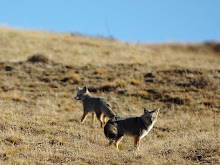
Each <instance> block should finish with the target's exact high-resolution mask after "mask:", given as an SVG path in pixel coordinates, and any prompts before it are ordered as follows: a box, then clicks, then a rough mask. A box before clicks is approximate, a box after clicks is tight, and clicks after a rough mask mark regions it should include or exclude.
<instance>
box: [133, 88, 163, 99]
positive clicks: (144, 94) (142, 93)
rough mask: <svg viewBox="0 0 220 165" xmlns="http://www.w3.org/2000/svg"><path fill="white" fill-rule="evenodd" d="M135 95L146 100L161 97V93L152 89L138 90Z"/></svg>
mask: <svg viewBox="0 0 220 165" xmlns="http://www.w3.org/2000/svg"><path fill="white" fill-rule="evenodd" d="M135 95H137V96H139V97H141V98H143V99H148V100H152V99H159V98H161V97H162V95H161V94H160V93H159V92H157V91H156V90H154V89H148V90H139V91H137V93H136V94H135Z"/></svg>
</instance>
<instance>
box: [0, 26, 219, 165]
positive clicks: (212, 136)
mask: <svg viewBox="0 0 220 165" xmlns="http://www.w3.org/2000/svg"><path fill="white" fill-rule="evenodd" d="M0 31H1V33H0V42H1V44H0V50H1V51H0V60H1V63H0V74H1V76H0V104H1V106H0V113H1V115H0V164H202V163H204V164H218V163H219V158H220V149H219V148H220V141H219V139H220V138H219V131H220V130H219V128H220V124H219V123H220V121H219V119H220V111H219V110H220V102H219V100H220V88H219V86H220V68H219V62H220V59H219V52H218V51H216V50H215V49H216V47H217V45H218V44H217V43H215V44H213V45H212V44H211V43H209V44H197V45H188V44H181V45H175V44H164V45H141V44H127V43H120V42H117V41H115V40H105V39H103V38H89V37H83V36H78V35H74V36H73V35H69V34H51V33H44V32H31V31H20V30H15V29H10V28H1V29H0ZM21 40H22V41H23V42H20V41H21ZM3 41H4V42H3ZM8 45H10V46H8ZM24 47H26V49H23V48H24ZM39 50H40V52H42V53H40V54H39V53H38V52H39ZM116 57H117V58H116ZM76 85H78V86H80V87H83V86H87V87H88V88H89V90H90V91H91V93H92V94H93V95H95V96H99V97H104V98H106V99H107V100H108V101H109V102H110V103H111V104H112V105H113V108H114V110H115V111H117V113H118V114H125V115H135V116H139V115H141V114H142V112H143V107H147V108H149V109H154V108H157V107H160V108H161V111H160V114H159V116H158V122H157V123H156V124H155V127H154V128H153V129H152V131H151V132H150V133H149V135H147V136H146V137H145V138H144V139H143V142H142V143H141V146H140V151H133V150H132V149H133V141H132V139H131V138H129V137H125V138H124V139H123V143H121V144H120V146H119V148H120V150H121V151H120V152H117V151H116V150H115V149H114V147H109V146H107V143H108V140H107V139H106V138H105V136H104V133H103V130H101V129H100V128H99V125H98V122H97V121H96V126H95V127H94V128H91V127H90V121H91V120H90V119H88V120H86V121H85V123H83V124H82V123H81V122H80V117H81V115H82V106H81V103H79V102H77V101H75V100H74V97H75V94H76ZM89 118H91V116H89Z"/></svg>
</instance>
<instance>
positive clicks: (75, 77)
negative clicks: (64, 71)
mask: <svg viewBox="0 0 220 165" xmlns="http://www.w3.org/2000/svg"><path fill="white" fill-rule="evenodd" d="M61 81H62V82H68V83H70V84H78V83H79V82H80V75H79V74H76V73H75V74H71V75H66V76H64V77H63V78H62V79H61Z"/></svg>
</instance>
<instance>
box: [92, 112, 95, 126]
mask: <svg viewBox="0 0 220 165" xmlns="http://www.w3.org/2000/svg"><path fill="white" fill-rule="evenodd" d="M94 118H95V112H92V127H93V126H94Z"/></svg>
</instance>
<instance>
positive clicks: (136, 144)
mask: <svg viewBox="0 0 220 165" xmlns="http://www.w3.org/2000/svg"><path fill="white" fill-rule="evenodd" d="M140 140H141V139H140V137H139V136H137V137H135V138H134V146H135V147H136V149H137V150H139V145H140Z"/></svg>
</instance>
